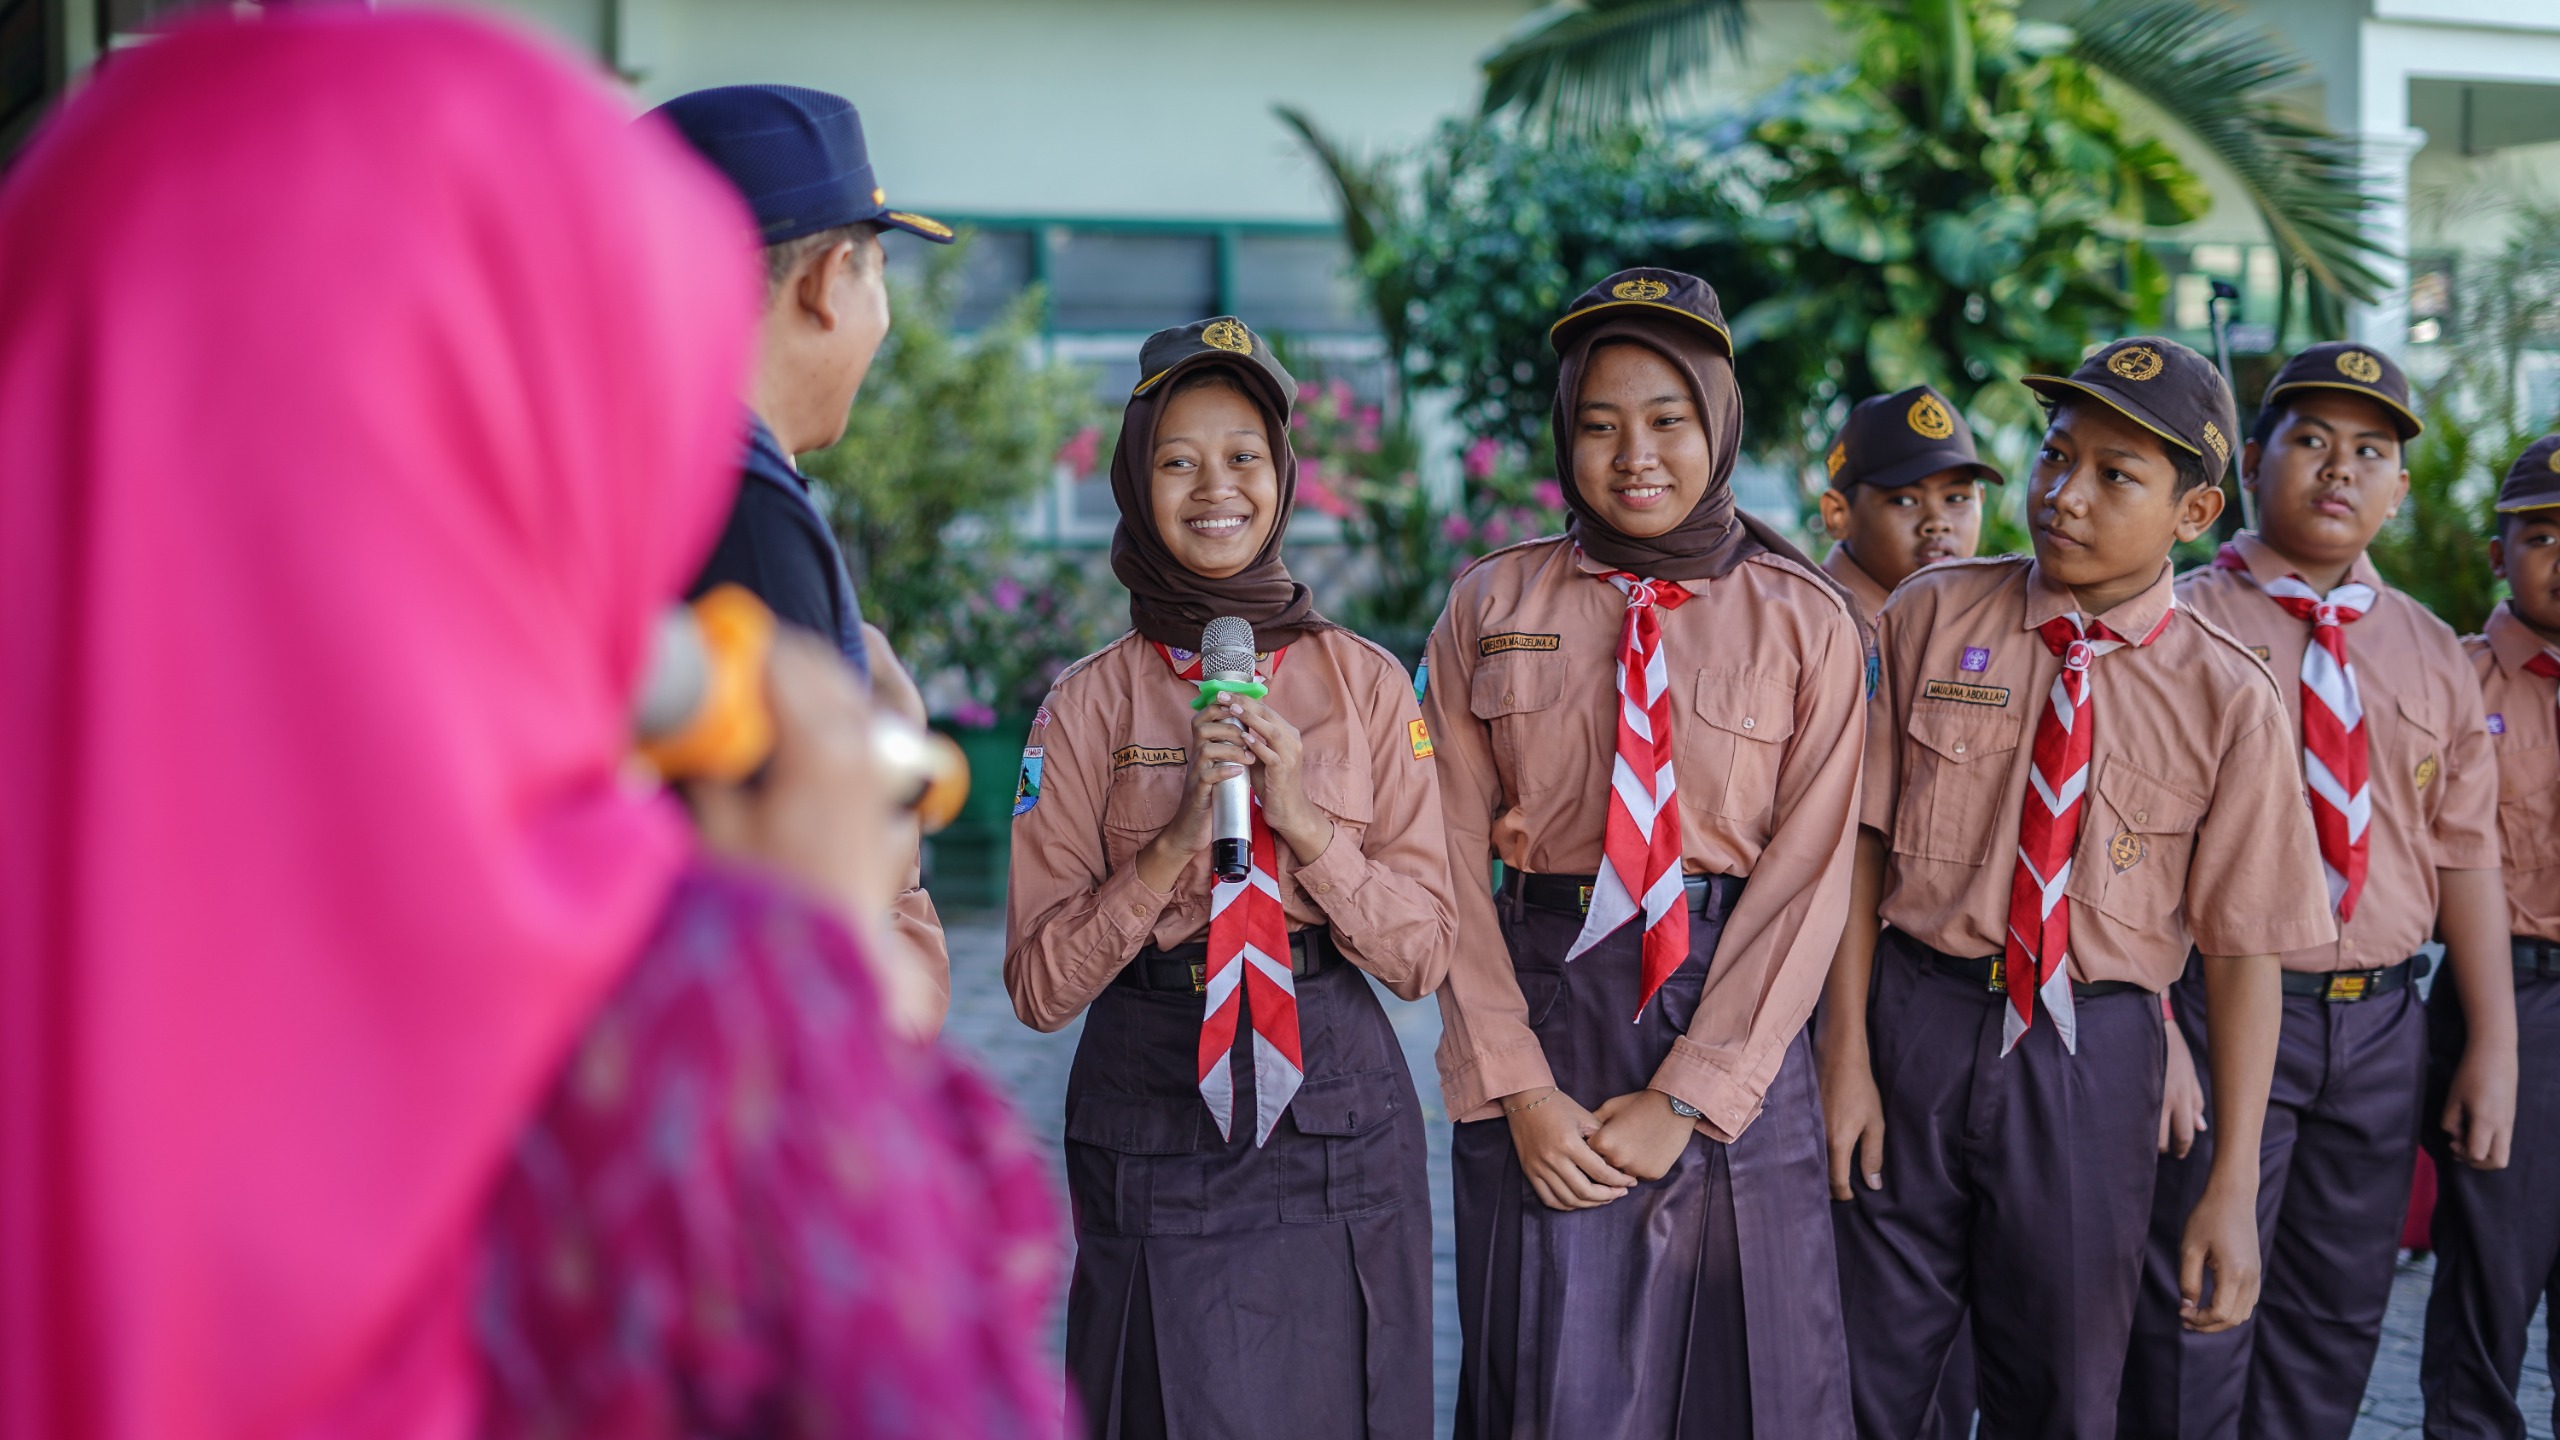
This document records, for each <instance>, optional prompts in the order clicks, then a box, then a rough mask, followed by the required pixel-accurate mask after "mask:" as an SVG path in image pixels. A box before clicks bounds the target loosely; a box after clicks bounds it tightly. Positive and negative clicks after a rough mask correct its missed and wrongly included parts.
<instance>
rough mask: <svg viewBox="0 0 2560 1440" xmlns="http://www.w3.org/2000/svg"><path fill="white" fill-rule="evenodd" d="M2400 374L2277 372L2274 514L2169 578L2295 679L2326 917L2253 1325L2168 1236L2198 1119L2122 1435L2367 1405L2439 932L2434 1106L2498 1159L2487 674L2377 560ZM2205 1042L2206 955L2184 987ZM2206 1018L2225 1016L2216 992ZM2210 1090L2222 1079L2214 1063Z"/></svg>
mask: <svg viewBox="0 0 2560 1440" xmlns="http://www.w3.org/2000/svg"><path fill="white" fill-rule="evenodd" d="M2408 396H2409V389H2408V382H2407V380H2406V379H2405V378H2404V377H2403V376H2402V375H2401V373H2400V368H2399V367H2398V366H2397V365H2394V364H2393V363H2392V362H2391V361H2390V360H2389V359H2388V358H2387V357H2385V356H2383V355H2381V354H2378V353H2377V352H2375V351H2373V350H2370V349H2367V348H2366V347H2364V346H2361V345H2351V344H2326V345H2314V346H2312V347H2311V348H2309V349H2307V350H2304V351H2303V352H2302V353H2300V354H2298V355H2296V356H2294V357H2293V358H2292V359H2291V360H2289V361H2287V362H2286V364H2285V366H2284V368H2283V369H2281V370H2279V371H2278V372H2277V373H2276V377H2275V379H2274V380H2273V381H2272V382H2270V383H2269V385H2268V387H2267V393H2266V397H2265V399H2264V401H2263V402H2262V403H2261V405H2260V408H2259V411H2258V419H2257V423H2256V426H2255V427H2254V429H2253V430H2252V431H2251V434H2250V437H2249V443H2248V445H2247V447H2246V449H2245V450H2244V451H2243V452H2242V456H2241V482H2242V484H2243V485H2244V486H2246V487H2247V488H2248V489H2249V490H2250V491H2251V492H2253V493H2254V494H2255V495H2256V496H2257V502H2258V504H2257V510H2258V529H2257V530H2256V531H2255V532H2251V531H2245V530H2244V531H2242V532H2241V533H2240V534H2239V535H2237V536H2236V537H2234V538H2233V539H2232V540H2231V542H2230V543H2229V544H2227V545H2225V546H2223V547H2222V550H2221V553H2220V554H2219V555H2218V556H2217V557H2216V559H2215V561H2214V563H2213V564H2212V565H2210V566H2208V567H2205V568H2203V569H2199V570H2195V571H2192V572H2190V573H2188V574H2187V575H2184V576H2182V577H2180V578H2179V581H2178V603H2179V604H2180V605H2181V606H2184V607H2186V608H2188V609H2190V610H2192V611H2193V612H2194V613H2195V614H2197V615H2200V616H2202V617H2204V618H2205V619H2207V620H2210V621H2211V622H2213V623H2214V624H2215V625H2217V626H2219V627H2221V628H2222V629H2223V630H2225V631H2228V632H2229V633H2230V634H2231V635H2232V636H2234V637H2235V638H2237V639H2238V640H2239V641H2240V642H2241V643H2242V644H2244V645H2247V646H2249V647H2250V648H2251V649H2252V650H2253V651H2254V652H2255V653H2256V654H2257V655H2258V656H2259V657H2260V658H2261V659H2263V660H2264V661H2265V663H2266V665H2267V667H2268V669H2269V670H2271V671H2272V672H2273V673H2274V675H2275V678H2276V682H2277V688H2278V689H2279V690H2280V691H2281V692H2282V693H2283V697H2284V702H2285V709H2286V717H2287V729H2288V731H2289V732H2290V733H2291V734H2292V736H2294V737H2295V743H2294V747H2293V748H2294V754H2295V758H2296V769H2297V771H2298V772H2299V773H2300V774H2301V776H2302V777H2303V780H2304V783H2305V787H2306V790H2307V792H2308V793H2307V798H2308V802H2309V805H2310V812H2311V818H2312V822H2313V828H2314V830H2315V831H2316V833H2317V835H2318V837H2319V842H2320V863H2321V869H2322V874H2323V880H2324V885H2323V888H2322V891H2321V894H2322V895H2323V896H2324V897H2325V898H2326V900H2327V902H2328V908H2329V909H2330V911H2331V912H2332V913H2333V914H2334V915H2335V916H2336V917H2337V934H2336V936H2335V937H2334V938H2322V939H2319V940H2317V941H2315V942H2313V943H2310V944H2305V945H2298V946H2288V947H2286V948H2285V950H2284V953H2283V956H2282V961H2283V965H2284V1007H2283V1008H2284V1024H2283V1037H2282V1042H2281V1045H2280V1047H2279V1049H2278V1051H2277V1058H2276V1067H2275V1080H2274V1088H2273V1092H2272V1093H2271V1094H2270V1095H2269V1096H2268V1099H2267V1117H2266V1124H2265V1129H2264V1132H2263V1135H2262V1137H2261V1141H2260V1145H2259V1149H2258V1152H2257V1154H2256V1155H2255V1156H2254V1157H2253V1158H2254V1160H2255V1163H2256V1164H2257V1165H2258V1167H2259V1181H2258V1235H2259V1240H2260V1244H2261V1245H2262V1246H2263V1248H2264V1254H2265V1279H2264V1282H2263V1286H2262V1289H2261V1290H2260V1293H2259V1302H2258V1311H2257V1315H2256V1316H2255V1318H2253V1319H2252V1320H2250V1321H2249V1322H2247V1323H2246V1324H2242V1325H2236V1326H2233V1327H2231V1328H2230V1329H2228V1330H2224V1331H2221V1332H2218V1333H2214V1334H2201V1333H2197V1332H2196V1331H2195V1330H2193V1329H2192V1328H2191V1327H2188V1326H2186V1325H2184V1324H2182V1323H2181V1316H2180V1310H2179V1299H2180V1296H2179V1273H2178V1267H2179V1254H2178V1245H2179V1235H2180V1233H2181V1229H2182V1227H2183V1226H2184V1225H2185V1223H2186V1219H2187V1212H2188V1210H2189V1208H2190V1207H2191V1206H2192V1205H2194V1204H2195V1203H2196V1201H2197V1199H2198V1197H2199V1196H2201V1195H2202V1194H2204V1193H2205V1190H2206V1188H2207V1186H2208V1185H2209V1184H2210V1183H2211V1177H2212V1175H2213V1173H2214V1171H2215V1169H2216V1168H2217V1167H2218V1166H2219V1165H2220V1164H2221V1163H2222V1162H2221V1159H2220V1157H2219V1156H2218V1155H2217V1153H2216V1152H2217V1144H2218V1143H2219V1144H2220V1145H2221V1146H2222V1148H2226V1149H2227V1148H2228V1146H2229V1144H2233V1143H2237V1142H2236V1141H2234V1140H2233V1139H2232V1137H2231V1136H2229V1135H2227V1134H2223V1133H2219V1132H2215V1131H2206V1132H2205V1133H2202V1134H2198V1135H2196V1136H2195V1137H2194V1141H2193V1147H2192V1149H2190V1150H2189V1151H2188V1153H2186V1154H2184V1155H2183V1156H2182V1155H2179V1154H2177V1153H2175V1151H2174V1149H2173V1150H2172V1152H2171V1153H2167V1154H2164V1155H2163V1156H2162V1157H2161V1160H2160V1165H2159V1183H2158V1186H2157V1189H2156V1191H2155V1193H2154V1195H2153V1197H2152V1215H2151V1238H2150V1244H2149V1247H2148V1254H2147V1258H2146V1261H2145V1275H2144V1284H2143V1291H2142V1300H2141V1303H2140V1306H2139V1308H2138V1310H2137V1313H2136V1319H2135V1333H2134V1339H2133V1344H2132V1348H2131V1351H2130V1353H2129V1354H2128V1357H2127V1360H2126V1370H2125V1382H2124V1392H2123V1394H2124V1399H2123V1419H2124V1428H2123V1433H2124V1434H2125V1435H2127V1436H2162V1437H2168V1436H2178V1437H2190V1440H2194V1437H2206V1436H2237V1435H2242V1434H2248V1435H2287V1436H2330V1437H2336V1440H2346V1436H2347V1434H2348V1432H2349V1431H2350V1430H2352V1429H2353V1428H2354V1426H2355V1418H2356V1407H2357V1404H2358V1402H2359V1400H2360V1399H2361V1398H2362V1391H2363V1388H2364V1387H2363V1383H2362V1382H2363V1377H2364V1375H2365V1374H2366V1372H2367V1371H2368V1370H2370V1369H2371V1368H2372V1364H2373V1354H2374V1347H2375V1345H2376V1343H2377V1342H2378V1340H2379V1338H2380V1335H2381V1330H2382V1313H2383V1308H2384V1306H2385V1305H2386V1304H2387V1303H2388V1302H2389V1300H2390V1298H2391V1278H2392V1269H2393V1263H2394V1261H2395V1259H2396V1257H2397V1254H2398V1247H2399V1243H2400V1222H2401V1218H2402V1216H2403V1215H2404V1214H2405V1213H2406V1210H2407V1207H2408V1201H2409V1172H2410V1167H2411V1165H2412V1163H2413V1161H2412V1156H2413V1155H2414V1154H2415V1150H2416V1142H2417V1138H2418V1132H2419V1129H2420V1124H2419V1122H2420V1118H2421V1117H2420V1116H2419V1114H2418V1106H2419V1102H2420V1099H2421V1097H2422V1095H2423V1092H2424V1080H2425V1056H2426V1022H2425V1018H2424V1016H2423V1014H2422V1012H2421V1007H2420V1005H2419V1001H2418V996H2417V992H2416V991H2415V990H2414V989H2413V988H2412V987H2411V985H2410V983H2409V982H2410V981H2411V979H2412V978H2413V977H2414V976H2415V974H2416V972H2417V971H2418V970H2419V969H2420V968H2421V967H2420V966H2419V965H2417V964H2415V963H2413V962H2412V960H2411V957H2412V956H2413V955H2415V954H2416V953H2417V951H2418V949H2419V947H2420V946H2422V945H2424V944H2425V943H2426V941H2427V938H2428V936H2429V935H2430V934H2431V933H2441V934H2442V935H2443V937H2444V940H2445V950H2446V958H2447V961H2448V966H2449V968H2450V970H2451V972H2452V973H2451V975H2450V976H2449V977H2448V978H2449V979H2450V981H2451V982H2452V983H2451V985H2450V986H2448V987H2446V988H2448V989H2450V990H2453V991H2457V992H2458V993H2459V994H2460V995H2461V996H2462V1002H2463V1009H2464V1011H2465V1012H2466V1013H2468V1014H2469V1015H2472V1016H2474V1017H2478V1023H2477V1024H2475V1025H2474V1026H2473V1029H2472V1034H2471V1041H2470V1046H2469V1049H2468V1052H2467V1053H2466V1054H2465V1055H2464V1056H2463V1057H2462V1060H2461V1063H2460V1065H2459V1066H2458V1067H2457V1070H2456V1073H2455V1075H2454V1076H2453V1077H2452V1080H2451V1082H2450V1087H2449V1095H2448V1097H2447V1103H2446V1105H2445V1106H2444V1107H2443V1109H2442V1112H2441V1115H2442V1123H2443V1125H2444V1127H2445V1128H2446V1129H2447V1130H2449V1131H2450V1132H2452V1134H2453V1137H2454V1140H2453V1144H2452V1149H2451V1154H2452V1156H2453V1158H2455V1159H2456V1160H2458V1161H2460V1162H2461V1163H2462V1164H2464V1165H2468V1166H2478V1167H2484V1168H2491V1169H2494V1168H2497V1167H2499V1166H2502V1165H2504V1164H2505V1163H2506V1151H2507V1131H2508V1128H2509V1126H2510V1123H2511V1121H2512V1117H2513V1114H2514V1106H2515V1063H2516V1062H2515V1021H2514V1010H2513V1003H2512V1001H2511V999H2510V988H2509V982H2508V974H2507V972H2508V959H2507V945H2506V929H2505V924H2504V919H2503V911H2504V906H2505V899H2504V895H2503V893H2502V891H2501V888H2500V885H2499V880H2498V845H2497V833H2496V830H2495V828H2494V823H2495V817H2496V811H2497V806H2496V797H2497V774H2496V770H2495V768H2494V766H2493V764H2492V762H2491V760H2490V756H2489V737H2488V734H2487V731H2486V730H2485V729H2484V728H2483V725H2482V712H2481V708H2480V685H2479V681H2478V679H2477V677H2476V676H2475V675H2474V674H2473V672H2472V667H2471V664H2470V662H2469V661H2468V660H2467V659H2466V658H2465V656H2464V655H2463V653H2462V647H2461V645H2460V643H2459V642H2458V641H2457V640H2456V639H2455V637H2454V633H2453V631H2452V630H2451V629H2450V628H2449V627H2447V626H2446V625H2445V624H2444V622H2443V621H2441V620H2438V619H2437V618H2435V616H2433V615H2431V614H2429V613H2428V612H2427V611H2426V609H2425V608H2424V607H2423V606H2421V605H2419V604H2418V603H2417V602H2416V601H2414V600H2411V599H2410V598H2409V597H2408V596H2406V595H2403V594H2401V593H2400V592H2399V591H2397V590H2394V589H2392V588H2391V587H2389V586H2388V585H2385V584H2384V583H2383V582H2382V579H2381V577H2380V576H2379V575H2377V574H2376V573H2375V572H2374V569H2373V563H2372V561H2371V560H2369V559H2368V558H2367V557H2366V555H2365V547H2366V546H2367V545H2368V544H2369V543H2371V541H2372V539H2373V537H2374V535H2375V534H2376V532H2378V531H2379V530H2380V529H2381V528H2382V524H2383V522H2384V521H2385V520H2386V519H2388V518H2389V517H2390V515H2391V513H2392V512H2393V511H2394V510H2396V509H2398V508H2399V505H2400V502H2401V501H2402V499H2403V498H2404V497H2405V496H2406V495H2407V494H2408V489H2409V477H2408V473H2407V472H2406V471H2405V470H2404V469H2402V468H2401V445H2402V444H2403V442H2405V441H2406V440H2408V439H2409V438H2410V437H2411V436H2413V435H2415V434H2417V433H2418V420H2417V417H2416V416H2415V415H2413V414H2411V413H2410V411H2409V405H2408ZM2172 1000H2173V1002H2174V1005H2175V1008H2176V1011H2177V1018H2178V1024H2179V1028H2180V1030H2182V1031H2183V1036H2182V1040H2183V1043H2178V1042H2173V1044H2172V1052H2173V1053H2172V1056H2171V1073H2172V1074H2173V1075H2175V1074H2182V1073H2183V1072H2184V1070H2185V1065H2186V1057H2185V1055H2184V1054H2181V1053H2177V1052H2179V1051H2183V1050H2184V1049H2186V1048H2187V1047H2188V1046H2194V1047H2199V1048H2200V1047H2201V1046H2202V1045H2203V1043H2204V1038H2205V1036H2206V1035H2207V1034H2208V1033H2209V1031H2210V1029H2211V1026H2210V1025H2209V1024H2208V1012H2209V1011H2210V1010H2211V1008H2212V1002H2211V999H2210V997H2209V996H2208V995H2207V994H2206V987H2205V985H2204V983H2203V979H2202V977H2199V976H2197V975H2194V974H2192V973H2191V974H2190V975H2189V976H2187V978H2185V979H2184V980H2182V981H2180V982H2179V984H2178V985H2177V986H2176V987H2175V989H2174V990H2173V991H2172ZM2213 1018H2216V1019H2218V1018H2219V1017H2218V1016H2216V1017H2213ZM2204 1088H2205V1091H2206V1093H2208V1094H2210V1093H2211V1092H2212V1090H2213V1088H2214V1087H2213V1086H2212V1085H2211V1084H2210V1083H2208V1084H2207V1085H2206V1086H2205V1087H2204Z"/></svg>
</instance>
